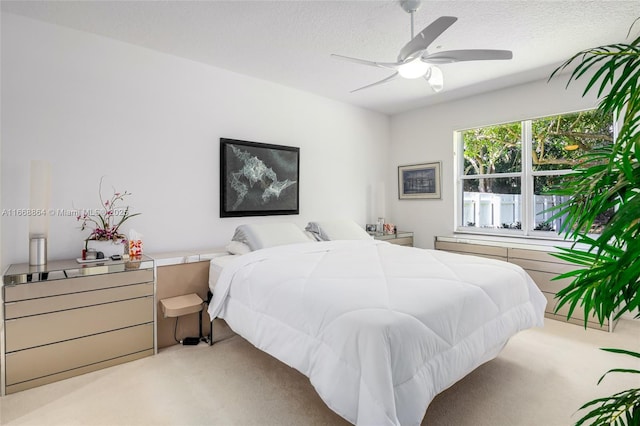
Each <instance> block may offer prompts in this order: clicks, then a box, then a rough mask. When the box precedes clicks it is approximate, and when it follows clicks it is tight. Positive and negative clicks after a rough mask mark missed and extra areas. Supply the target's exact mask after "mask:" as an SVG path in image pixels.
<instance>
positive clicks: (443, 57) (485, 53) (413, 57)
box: [331, 0, 513, 93]
mask: <svg viewBox="0 0 640 426" xmlns="http://www.w3.org/2000/svg"><path fill="white" fill-rule="evenodd" d="M420 3H421V0H400V6H401V7H402V9H404V11H405V12H407V13H409V14H411V40H410V41H409V42H408V43H407V44H405V45H404V47H403V48H402V49H400V53H399V54H398V60H397V62H374V61H367V60H364V59H358V58H351V57H348V56H342V55H336V54H332V55H331V56H332V57H334V58H338V59H343V60H346V61H350V62H355V63H357V64H363V65H370V66H374V67H380V68H387V69H390V70H392V71H395V72H394V73H393V74H392V75H390V76H389V77H387V78H385V79H383V80H380V81H377V82H375V83H372V84H368V85H366V86H363V87H360V88H358V89H355V90H352V91H351V93H353V92H357V91H358V90H362V89H367V88H369V87H373V86H377V85H379V84H383V83H387V82H389V81H391V80H395V79H396V78H398V76H400V77H404V78H409V79H413V78H420V77H424V79H425V80H427V82H428V83H429V86H431V88H432V89H433V90H434V91H435V92H439V91H441V90H442V88H443V87H444V80H443V75H442V70H440V68H438V67H437V66H436V64H448V63H452V62H462V61H487V60H505V59H511V58H512V57H513V54H512V53H511V51H510V50H488V49H466V50H447V51H443V52H435V53H429V52H427V47H429V45H430V44H431V43H433V41H434V40H435V39H436V38H438V37H439V36H440V34H442V33H443V32H445V30H446V29H447V28H449V27H450V26H451V25H453V23H454V22H456V21H457V20H458V18H456V17H454V16H441V17H440V18H438V19H436V20H435V21H433V22H432V23H431V24H429V25H427V27H426V28H425V29H424V30H422V31H421V32H420V33H418V35H416V36H414V33H413V14H414V12H416V11H417V10H418V9H419V8H420Z"/></svg>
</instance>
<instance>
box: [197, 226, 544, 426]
mask: <svg viewBox="0 0 640 426" xmlns="http://www.w3.org/2000/svg"><path fill="white" fill-rule="evenodd" d="M307 229H309V227H308V228H307ZM241 233H242V232H241ZM244 233H245V234H246V230H244ZM268 233H269V232H268ZM268 233H267V234H268ZM237 235H238V232H236V236H237ZM236 236H234V238H235V237H236ZM245 236H246V235H245ZM279 238H281V236H280V237H279ZM329 238H330V237H328V236H327V235H324V237H323V238H322V239H321V241H311V239H309V237H308V235H305V239H302V237H299V238H292V239H291V241H285V242H282V241H280V242H279V243H278V244H275V245H271V246H269V245H268V244H267V246H265V245H264V244H263V243H260V242H259V243H258V244H255V241H253V242H252V241H249V244H248V246H251V245H253V247H249V250H248V251H246V250H245V251H244V252H243V254H240V255H238V254H236V255H234V256H230V257H225V258H223V259H219V260H218V263H216V260H215V259H214V261H212V264H211V275H210V276H211V279H210V287H211V290H212V292H213V298H212V300H211V304H210V305H209V315H210V317H211V318H212V319H213V318H222V319H224V320H225V321H226V322H227V324H228V325H229V326H230V327H231V328H232V329H233V330H234V331H235V332H236V333H238V334H239V335H241V336H242V337H244V338H245V339H246V340H248V341H249V342H250V343H252V344H253V345H255V346H256V347H258V348H259V349H261V350H263V351H265V352H267V353H269V354H270V355H272V356H274V357H276V358H278V359H279V360H281V361H282V362H284V363H286V364H287V365H289V366H291V367H293V368H295V369H297V370H299V371H300V372H302V373H303V374H305V375H306V376H307V377H308V378H309V380H310V382H311V383H312V385H313V386H314V388H315V389H316V391H317V392H318V394H319V395H320V397H321V398H322V399H323V400H324V402H325V403H326V404H327V406H329V407H330V408H331V409H332V410H334V411H335V412H336V413H338V414H339V415H341V416H342V417H344V418H345V419H346V420H348V421H350V422H351V423H354V424H357V425H418V424H420V422H421V421H422V419H423V417H424V415H425V413H426V410H427V407H428V405H429V403H430V402H431V401H432V400H433V398H434V397H435V396H436V395H437V394H438V393H439V392H441V391H443V390H444V389H446V388H448V387H449V386H451V385H452V384H454V383H455V382H457V381H458V380H460V379H461V378H462V377H464V376H465V375H467V374H468V373H469V372H471V371H472V370H474V369H475V368H476V367H478V366H479V365H481V364H483V363H484V362H486V361H489V360H491V359H493V358H494V357H496V356H497V355H498V353H499V352H500V351H501V349H502V348H503V347H504V345H505V344H506V343H507V341H508V339H509V338H510V337H511V336H513V335H514V334H515V333H517V332H518V331H520V330H523V329H526V328H530V327H533V326H542V325H543V314H544V308H545V304H546V299H545V298H544V296H543V295H542V294H541V293H540V291H539V290H538V288H537V287H536V286H535V284H534V283H533V281H532V280H531V278H530V277H529V276H528V275H527V274H526V272H524V270H523V269H521V268H520V267H518V266H516V265H513V264H510V263H506V262H502V261H498V260H491V259H484V258H480V257H473V256H465V255H459V254H453V253H448V252H442V251H434V250H424V249H419V248H413V247H403V246H398V245H393V244H389V243H387V242H383V241H377V240H374V239H372V238H365V237H364V236H363V237H362V238H353V239H338V240H335V239H334V240H329ZM236 239H237V238H236ZM285 240H286V238H285ZM245 242H246V238H245ZM243 244H244V243H243ZM220 262H224V267H222V268H221V266H220Z"/></svg>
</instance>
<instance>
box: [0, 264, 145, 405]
mask: <svg viewBox="0 0 640 426" xmlns="http://www.w3.org/2000/svg"><path fill="white" fill-rule="evenodd" d="M154 274H155V273H154V263H153V260H152V259H149V258H146V257H142V258H140V259H136V260H135V261H118V262H115V261H102V262H95V263H87V264H78V263H77V262H76V261H75V260H68V261H53V262H49V263H48V264H46V265H44V266H39V267H34V266H29V265H28V264H17V265H11V266H10V267H9V268H8V269H7V272H6V273H5V275H4V277H3V282H4V284H3V288H2V296H3V308H4V309H3V318H2V320H3V323H4V327H3V336H2V361H3V362H2V366H3V369H2V393H3V394H8V393H13V392H18V391H21V390H24V389H29V388H32V387H36V386H40V385H43V384H46V383H51V382H54V381H58V380H62V379H66V378H69V377H73V376H77V375H80V374H84V373H87V372H89V371H94V370H99V369H101V368H105V367H109V366H112V365H116V364H121V363H124V362H128V361H132V360H135V359H138V358H142V357H145V356H149V355H153V354H154V353H155V339H154V334H155V332H154V325H155V324H154V318H155V315H154V314H155V312H154V309H155V307H154V306H155V304H154V297H155V277H154Z"/></svg>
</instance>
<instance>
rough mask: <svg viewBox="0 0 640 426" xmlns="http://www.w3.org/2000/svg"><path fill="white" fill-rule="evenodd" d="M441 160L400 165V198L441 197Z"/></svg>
mask: <svg viewBox="0 0 640 426" xmlns="http://www.w3.org/2000/svg"><path fill="white" fill-rule="evenodd" d="M440 166H441V164H440V162H439V161H437V162H433V163H422V164H411V165H408V166H398V198H399V199H400V200H418V199H425V198H426V199H439V198H441V183H440V168H441V167H440Z"/></svg>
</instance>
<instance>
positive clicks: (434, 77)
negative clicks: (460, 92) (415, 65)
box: [424, 66, 444, 93]
mask: <svg viewBox="0 0 640 426" xmlns="http://www.w3.org/2000/svg"><path fill="white" fill-rule="evenodd" d="M424 79H425V80H427V83H429V86H431V88H432V89H433V91H434V92H436V93H438V92H440V91H441V90H442V89H443V88H444V76H443V75H442V70H441V69H440V68H438V67H436V66H431V68H430V69H429V72H428V73H427V75H425V76H424Z"/></svg>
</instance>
